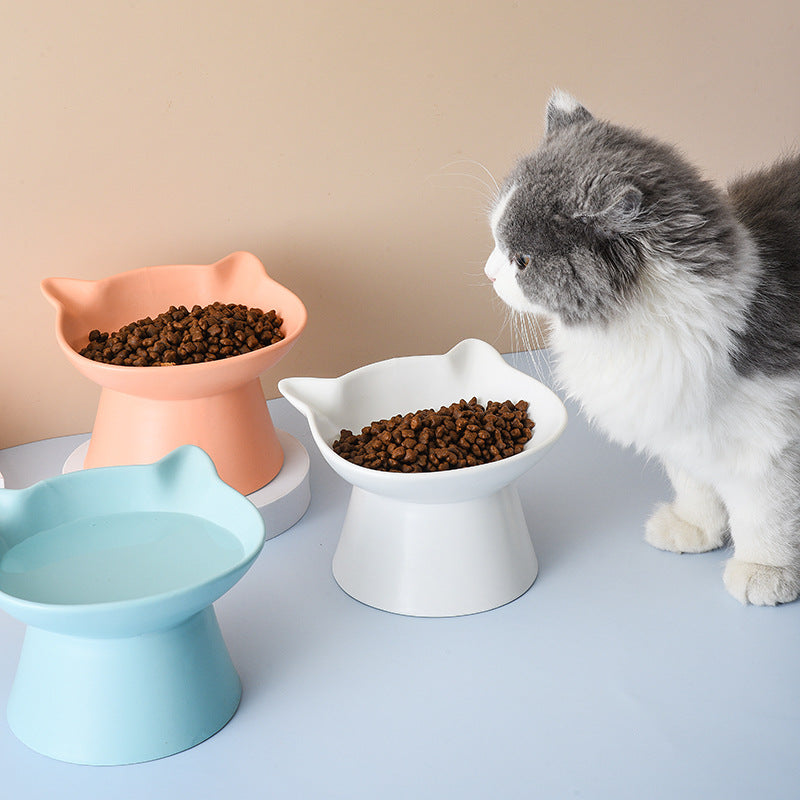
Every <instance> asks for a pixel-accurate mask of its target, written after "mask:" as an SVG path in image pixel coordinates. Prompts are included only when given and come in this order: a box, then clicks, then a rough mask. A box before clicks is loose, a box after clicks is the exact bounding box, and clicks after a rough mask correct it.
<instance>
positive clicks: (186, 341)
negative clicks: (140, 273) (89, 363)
mask: <svg viewBox="0 0 800 800" xmlns="http://www.w3.org/2000/svg"><path fill="white" fill-rule="evenodd" d="M282 324H283V320H282V319H281V318H280V317H279V316H278V315H277V314H276V313H275V311H267V312H266V313H265V312H263V311H262V310H261V309H260V308H249V307H248V306H245V305H242V304H241V303H220V302H216V303H211V304H210V305H207V306H199V305H195V306H194V307H193V308H192V310H191V311H189V310H188V309H187V308H186V306H177V307H176V306H170V307H169V311H165V312H164V313H162V314H159V315H158V316H157V317H155V319H151V318H150V317H145V318H144V319H140V320H137V321H136V322H131V323H130V324H129V325H125V326H123V327H122V328H120V329H119V330H118V331H114V332H113V333H103V332H101V331H98V330H93V331H90V333H89V344H88V345H86V347H84V348H83V350H81V351H80V354H81V355H82V356H86V358H91V359H92V360H93V361H102V362H103V363H105V364H118V365H121V366H126V367H154V366H172V365H175V364H199V363H202V362H204V361H218V360H219V359H222V358H230V357H231V356H238V355H242V354H244V353H249V352H251V351H253V350H258V349H260V348H262V347H267V346H268V345H271V344H275V343H276V342H279V341H280V340H281V339H283V338H284V334H283V331H281V325H282Z"/></svg>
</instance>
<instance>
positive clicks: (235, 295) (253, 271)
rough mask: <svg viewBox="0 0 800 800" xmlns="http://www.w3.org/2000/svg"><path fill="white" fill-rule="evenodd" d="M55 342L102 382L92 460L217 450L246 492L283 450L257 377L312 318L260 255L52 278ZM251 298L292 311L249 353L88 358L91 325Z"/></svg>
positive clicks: (265, 476) (271, 469)
mask: <svg viewBox="0 0 800 800" xmlns="http://www.w3.org/2000/svg"><path fill="white" fill-rule="evenodd" d="M42 291H43V293H44V295H45V297H47V299H48V300H49V301H50V302H51V303H52V305H53V306H55V308H56V340H57V342H58V344H59V346H60V348H61V350H62V351H63V352H64V354H65V356H66V357H67V359H68V360H69V362H70V363H71V364H72V365H73V366H74V367H75V368H76V369H77V370H78V371H79V372H80V373H81V374H82V375H84V376H85V377H87V378H89V379H90V380H92V381H94V382H95V383H97V384H99V385H100V386H101V387H103V391H102V393H101V396H100V401H99V403H98V410H97V417H96V419H95V423H94V427H93V430H92V439H91V443H90V446H89V451H88V453H87V456H86V461H85V464H84V466H86V467H98V466H110V465H116V464H142V463H150V462H152V461H155V460H157V459H158V458H161V457H162V456H163V455H165V454H166V453H168V452H170V451H171V450H173V449H175V448H176V447H178V446H180V445H182V444H196V445H198V446H199V447H201V448H203V449H204V450H205V451H206V452H207V453H209V455H211V457H212V459H213V460H214V463H215V464H216V466H217V470H218V471H219V473H220V475H221V477H222V478H223V480H225V481H227V482H228V483H229V484H231V485H232V486H233V487H234V488H236V489H237V490H238V491H240V492H241V493H242V494H250V493H251V492H253V491H255V490H256V489H259V488H261V487H262V486H264V485H265V484H266V483H268V482H269V481H270V480H271V479H272V478H273V477H275V475H276V474H277V473H278V471H279V470H280V468H281V465H282V463H283V452H282V450H281V447H280V443H279V442H278V440H277V437H276V434H275V430H274V427H273V425H272V420H271V419H270V416H269V412H268V410H267V407H266V402H265V400H264V394H263V391H262V389H261V385H260V382H259V380H258V376H259V375H260V374H261V373H262V372H264V371H265V370H267V369H269V368H270V367H272V366H273V365H274V364H275V363H277V362H278V361H279V360H280V359H281V358H283V356H284V355H286V353H287V352H289V350H290V349H291V348H292V347H293V346H294V344H295V342H296V341H297V338H298V337H299V336H300V333H301V332H302V330H303V328H304V327H305V324H306V319H307V313H306V309H305V306H304V305H303V303H302V302H301V301H300V299H299V298H298V297H297V296H296V295H294V294H293V293H292V292H291V291H290V290H289V289H287V288H285V287H284V286H282V285H281V284H279V283H278V282H277V281H275V280H273V279H272V278H270V277H269V276H268V275H267V273H266V271H265V269H264V267H263V265H262V264H261V262H260V261H259V260H258V259H257V258H256V257H255V256H254V255H252V254H251V253H244V252H237V253H232V254H231V255H229V256H227V257H226V258H223V259H222V260H220V261H218V262H216V263H215V264H210V265H204V264H203V265H168V266H158V267H144V268H142V269H136V270H131V271H129V272H123V273H119V274H117V275H114V276H112V277H109V278H105V279H103V280H98V281H84V280H75V279H71V278H47V279H46V280H44V281H43V282H42ZM215 301H220V302H224V303H243V304H245V305H248V306H257V307H259V308H261V309H262V310H264V311H267V310H269V309H275V310H276V311H277V312H278V313H279V314H280V315H281V316H282V317H283V320H284V322H283V330H284V333H285V338H284V339H283V340H282V341H280V342H278V343H276V344H273V345H270V346H269V347H264V348H261V349H259V350H255V351H253V352H251V353H246V354H244V355H238V356H234V357H232V358H226V359H221V360H219V361H213V362H206V363H201V364H181V365H176V366H167V367H125V366H118V365H114V364H103V363H100V362H96V361H92V360H91V359H88V358H85V357H83V356H81V355H80V350H81V349H82V348H83V347H84V346H85V345H86V343H87V342H88V336H89V331H91V330H93V329H98V330H101V331H114V330H117V329H118V328H120V327H122V326H123V325H126V324H128V323H130V322H133V321H135V320H138V319H141V318H143V317H145V316H155V315H157V314H160V313H161V312H163V311H166V310H167V309H168V308H169V307H170V306H171V305H185V306H186V307H187V308H191V307H192V306H193V305H195V304H198V305H201V306H204V305H208V304H209V303H213V302H215Z"/></svg>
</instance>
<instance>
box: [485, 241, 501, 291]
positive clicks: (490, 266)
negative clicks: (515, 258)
mask: <svg viewBox="0 0 800 800" xmlns="http://www.w3.org/2000/svg"><path fill="white" fill-rule="evenodd" d="M505 263H506V257H505V256H504V255H503V254H502V253H501V252H500V250H498V249H497V248H496V247H495V249H494V250H492V253H491V255H490V256H489V258H488V259H487V261H486V266H485V267H484V268H483V271H484V272H485V273H486V277H487V278H488V279H489V280H490V281H491V282H492V283H494V282H495V280H497V276H498V274H499V273H500V270H501V269H502V267H503V264H505Z"/></svg>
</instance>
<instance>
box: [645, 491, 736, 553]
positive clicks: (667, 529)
mask: <svg viewBox="0 0 800 800" xmlns="http://www.w3.org/2000/svg"><path fill="white" fill-rule="evenodd" d="M644 538H645V541H646V542H648V543H649V544H651V545H653V547H657V548H658V549H659V550H670V551H672V552H673V553H705V552H707V551H708V550H716V549H717V548H718V547H721V546H722V544H723V542H724V538H725V531H724V530H714V531H708V530H705V529H704V528H701V527H700V526H698V525H693V524H692V523H691V522H687V521H686V520H685V519H683V518H681V517H679V516H678V515H677V514H676V513H675V511H674V509H673V507H672V504H671V503H662V504H661V505H659V506H657V507H656V510H655V511H654V512H653V515H652V516H651V517H650V519H649V520H647V525H646V526H645V532H644Z"/></svg>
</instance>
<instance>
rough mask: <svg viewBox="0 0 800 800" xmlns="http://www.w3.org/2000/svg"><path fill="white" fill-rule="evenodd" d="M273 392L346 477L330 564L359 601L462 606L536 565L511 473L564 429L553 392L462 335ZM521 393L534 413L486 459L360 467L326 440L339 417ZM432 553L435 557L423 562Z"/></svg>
mask: <svg viewBox="0 0 800 800" xmlns="http://www.w3.org/2000/svg"><path fill="white" fill-rule="evenodd" d="M278 386H279V389H280V391H281V392H282V393H283V395H284V396H285V397H286V398H287V399H288V400H289V401H290V402H291V403H292V404H293V405H294V406H295V407H296V408H297V409H298V410H300V411H301V412H302V413H303V414H304V415H305V416H306V417H307V419H308V422H309V427H310V429H311V432H312V435H313V437H314V441H315V443H316V444H317V446H318V448H319V450H320V452H321V454H322V456H323V457H324V458H325V460H326V461H327V462H328V464H329V465H330V466H331V467H332V468H333V469H334V470H335V471H336V472H337V473H338V474H339V475H340V476H341V477H342V478H344V479H345V480H346V481H348V482H349V483H351V484H352V485H353V491H352V495H351V500H350V504H349V506H348V512H347V516H346V518H345V523H344V526H343V529H342V535H341V538H340V541H339V546H338V548H337V552H336V555H335V556H334V565H333V567H334V575H335V576H336V578H337V580H338V581H339V583H340V585H341V586H342V588H343V589H345V591H347V592H348V593H350V594H352V595H353V596H354V597H356V598H357V599H359V600H362V601H363V602H365V603H367V604H369V605H374V606H376V607H378V608H383V609H386V610H389V611H397V612H399V613H405V614H414V615H420V616H449V615H454V614H463V613H473V612H475V611H481V610H487V609H489V608H494V607H496V606H498V605H502V604H503V603H505V602H509V601H510V600H512V599H514V598H515V597H518V596H519V595H520V594H521V593H522V592H524V591H525V590H526V589H527V588H528V587H529V586H530V585H531V583H532V582H533V580H534V578H535V576H536V572H537V569H538V566H537V562H536V557H535V554H534V552H533V548H532V545H531V541H530V536H529V534H528V531H527V527H526V525H525V520H524V517H523V515H522V510H521V507H520V505H519V498H518V496H517V495H516V489H515V488H514V483H515V481H516V480H517V479H518V478H519V477H521V476H522V475H523V474H524V473H525V472H526V471H527V470H529V469H530V468H531V467H532V466H533V465H534V464H536V463H537V462H538V461H539V460H540V459H541V458H542V457H543V456H544V455H545V453H546V452H547V451H548V450H549V449H550V447H552V445H553V444H554V443H555V442H556V440H557V439H558V437H559V436H560V435H561V433H562V432H563V430H564V427H565V425H566V422H567V414H566V410H565V408H564V405H563V403H562V402H561V400H559V398H558V397H557V396H556V395H555V394H554V393H553V392H552V391H550V390H549V389H548V388H547V387H545V386H544V385H543V384H541V383H540V382H539V381H537V380H535V379H533V378H531V377H530V376H528V375H525V374H524V373H522V372H520V371H519V370H516V369H514V368H513V367H511V366H509V365H508V364H507V363H506V362H505V361H504V360H503V358H502V356H501V355H500V354H499V353H498V352H497V351H496V350H494V348H492V347H491V346H490V345H488V344H486V343H485V342H481V341H479V340H475V339H468V340H466V341H463V342H461V343H460V344H458V345H456V346H455V347H454V348H453V349H452V350H450V351H449V352H448V353H445V354H444V355H430V356H409V357H403V358H394V359H389V360H386V361H381V362H378V363H375V364H370V365H369V366H366V367H362V368H360V369H357V370H355V371H353V372H350V373H348V374H346V375H343V376H341V377H340V378H286V379H284V380H282V381H280V383H279V385H278ZM473 396H474V397H477V399H478V401H479V402H481V403H484V404H485V403H486V402H487V401H489V400H497V401H504V400H512V401H514V402H516V401H518V400H520V399H524V400H527V401H528V403H529V414H530V416H531V418H532V419H533V420H534V422H535V428H534V433H533V437H532V438H531V440H530V441H529V442H527V444H526V445H525V448H524V450H523V451H522V452H521V453H519V454H517V455H514V456H511V457H509V458H506V459H503V460H501V461H496V462H492V463H489V464H481V465H478V466H474V467H467V468H464V469H457V470H450V471H446V472H435V473H413V474H404V473H392V472H381V471H377V470H371V469H368V468H366V467H361V466H358V465H356V464H353V463H351V462H349V461H347V460H346V459H344V458H341V457H340V456H338V455H337V454H336V453H335V452H334V451H333V448H332V447H331V445H332V443H333V442H334V441H335V440H336V439H337V438H338V437H339V435H340V433H341V430H342V429H345V428H346V429H349V430H352V431H355V432H357V431H360V430H361V428H362V427H364V426H366V425H369V424H370V423H371V422H373V421H376V420H380V419H386V418H389V417H391V416H393V415H395V414H399V413H403V414H404V413H408V412H412V411H417V410H420V409H424V408H439V407H440V406H443V405H450V404H451V403H453V402H457V401H458V400H460V399H465V400H469V399H470V398H472V397H473ZM432 565H438V566H432Z"/></svg>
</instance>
